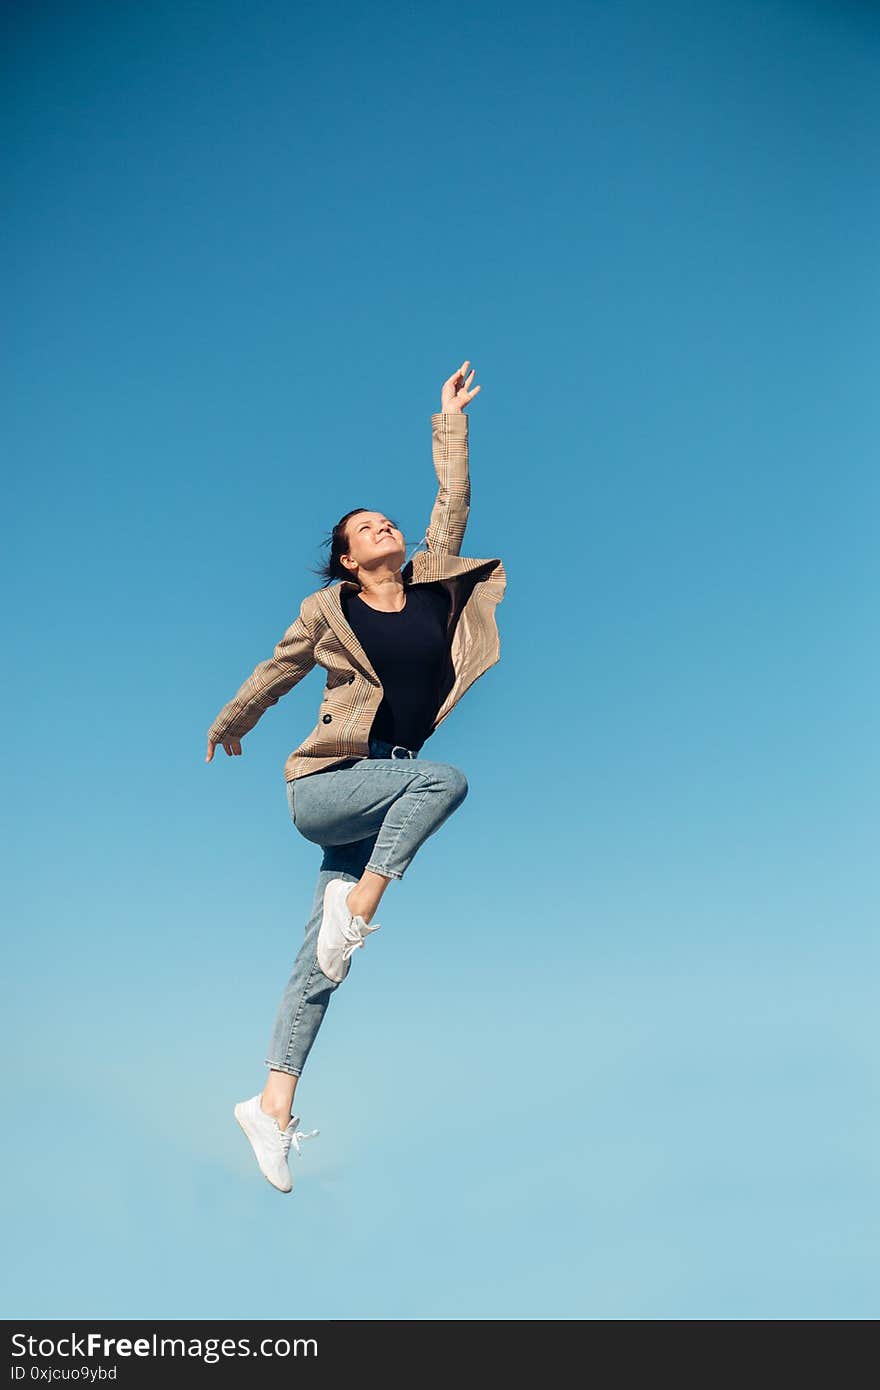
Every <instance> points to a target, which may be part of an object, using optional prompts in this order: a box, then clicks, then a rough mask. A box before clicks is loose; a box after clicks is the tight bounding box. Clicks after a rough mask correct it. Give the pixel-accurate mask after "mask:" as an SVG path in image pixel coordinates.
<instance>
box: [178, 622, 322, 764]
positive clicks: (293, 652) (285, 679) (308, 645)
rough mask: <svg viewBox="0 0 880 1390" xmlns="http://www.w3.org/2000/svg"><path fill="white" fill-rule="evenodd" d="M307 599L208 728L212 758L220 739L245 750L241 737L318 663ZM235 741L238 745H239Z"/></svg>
mask: <svg viewBox="0 0 880 1390" xmlns="http://www.w3.org/2000/svg"><path fill="white" fill-rule="evenodd" d="M305 607H306V601H305V599H304V600H303V602H302V604H301V605H300V610H299V616H298V617H297V618H296V619H295V620H294V622H292V623H291V625H290V627H289V628H288V629H287V631H286V632H285V634H284V636H283V637H282V639H281V641H280V642H279V643H278V645H277V646H276V648H275V651H274V653H273V654H272V656H271V657H270V658H269V660H268V661H261V662H260V664H259V665H258V666H255V667H254V669H253V671H252V672H251V674H250V675H249V676H248V678H247V680H246V681H245V682H244V684H243V685H242V686H241V688H240V689H239V690H238V691H237V692H236V693H235V695H233V697H232V699H231V700H230V701H229V702H228V704H225V705H224V706H223V708H222V710H221V711H220V713H219V714H218V715H217V718H216V719H215V720H214V722H213V724H212V725H211V727H210V729H209V730H208V754H207V757H206V758H205V762H208V763H209V762H210V761H211V759H212V758H213V756H214V749H215V748H216V746H217V745H218V744H219V743H222V744H223V745H224V747H226V751H227V753H233V752H237V753H240V752H241V745H240V743H239V740H240V739H241V738H242V737H243V735H244V734H246V733H248V732H249V731H250V730H251V729H252V728H253V727H254V725H255V724H256V722H257V720H258V719H259V718H260V716H261V715H262V714H263V713H264V712H265V711H266V710H267V709H268V708H269V706H270V705H275V704H277V703H278V701H279V700H280V698H281V696H282V695H286V694H287V692H288V690H292V689H293V687H294V686H295V685H297V684H298V683H299V682H300V681H301V680H302V678H303V676H307V675H308V674H309V671H311V669H312V667H313V666H314V665H315V639H314V635H313V633H312V628H311V624H310V623H309V620H308V618H307V617H306V612H305ZM235 745H238V747H236V746H235Z"/></svg>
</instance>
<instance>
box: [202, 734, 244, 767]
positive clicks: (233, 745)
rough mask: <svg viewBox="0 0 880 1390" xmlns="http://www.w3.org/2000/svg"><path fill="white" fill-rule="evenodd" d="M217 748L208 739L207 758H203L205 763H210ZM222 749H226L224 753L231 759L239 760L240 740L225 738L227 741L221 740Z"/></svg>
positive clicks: (216, 745)
mask: <svg viewBox="0 0 880 1390" xmlns="http://www.w3.org/2000/svg"><path fill="white" fill-rule="evenodd" d="M218 746H219V745H218V744H216V743H212V742H211V740H210V739H208V756H207V757H206V758H205V762H206V763H209V762H210V761H211V759H212V758H213V756H214V749H215V748H217V747H218ZM223 747H224V748H225V749H226V752H227V754H228V755H229V757H230V758H232V757H236V758H240V757H241V739H240V738H227V739H224V740H223Z"/></svg>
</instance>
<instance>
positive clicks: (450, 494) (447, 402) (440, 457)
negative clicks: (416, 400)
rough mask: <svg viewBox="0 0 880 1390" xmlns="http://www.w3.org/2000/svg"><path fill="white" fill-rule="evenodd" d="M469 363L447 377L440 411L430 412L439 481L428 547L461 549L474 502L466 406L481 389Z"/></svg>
mask: <svg viewBox="0 0 880 1390" xmlns="http://www.w3.org/2000/svg"><path fill="white" fill-rule="evenodd" d="M469 366H470V363H469V362H463V363H462V365H461V367H460V368H459V369H458V371H457V372H453V374H452V376H451V377H449V378H448V379H447V380H446V381H444V383H443V386H442V388H441V392H440V411H439V412H438V414H436V415H432V416H431V446H432V451H433V455H434V471H435V473H436V474H437V479H438V482H439V484H440V486H439V488H438V490H437V497H436V499H435V502H434V506H433V508H432V511H431V520H430V521H429V523H428V529H427V531H426V532H425V540H426V542H427V546H428V549H429V550H445V551H447V552H449V553H450V554H452V555H459V554H460V553H461V543H462V540H463V539H464V532H465V527H466V526H467V521H468V513H469V512H470V505H471V480H470V473H469V471H468V417H467V416H466V415H465V413H464V410H465V407H466V406H467V405H469V404H470V402H471V401H472V400H473V398H474V396H475V395H476V394H477V392H478V391H479V389H480V388H479V386H475V387H474V388H473V390H471V389H470V387H471V382H472V381H473V379H474V373H473V371H471V373H470V375H469V376H468V377H467V379H465V373H466V371H467V368H468V367H469Z"/></svg>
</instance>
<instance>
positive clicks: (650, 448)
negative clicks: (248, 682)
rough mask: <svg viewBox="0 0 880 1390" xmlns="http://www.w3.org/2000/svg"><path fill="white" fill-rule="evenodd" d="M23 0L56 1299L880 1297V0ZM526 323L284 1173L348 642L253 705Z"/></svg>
mask: <svg viewBox="0 0 880 1390" xmlns="http://www.w3.org/2000/svg"><path fill="white" fill-rule="evenodd" d="M5 23H6V25H7V43H6V44H5V45H4V48H5V58H4V81H3V92H4V95H3V103H4V113H3V116H4V129H5V135H6V138H5V140H4V142H3V147H4V152H3V161H4V164H5V186H6V189H7V207H6V213H5V216H4V219H3V223H2V226H0V238H2V252H3V267H4V270H3V280H4V289H3V297H4V300H5V307H6V314H5V317H6V319H7V325H8V328H10V327H11V332H8V333H7V338H6V346H5V348H4V356H5V363H4V378H5V382H6V387H7V390H6V401H5V405H4V409H3V417H4V429H3V432H4V435H5V438H6V444H7V449H6V453H7V460H8V473H7V480H6V488H5V514H6V518H7V527H6V545H5V551H6V562H5V569H6V576H5V584H4V593H5V594H6V597H7V603H6V605H5V622H4V649H5V656H6V671H7V674H6V679H5V681H4V683H3V701H4V705H5V722H4V730H5V747H4V754H3V762H4V772H5V784H6V792H5V796H4V798H3V811H4V830H3V843H4V847H5V850H6V859H7V863H6V868H5V871H4V879H5V889H6V891H5V897H6V904H7V911H6V919H7V923H8V927H7V937H6V939H7V968H6V991H5V996H6V997H5V1003H4V1009H3V1017H4V1025H5V1026H4V1032H5V1039H4V1041H5V1047H4V1053H5V1058H6V1063H5V1065H6V1069H7V1070H6V1094H7V1102H6V1104H7V1145H6V1149H5V1155H4V1158H3V1169H2V1186H3V1193H4V1197H5V1199H6V1204H7V1210H6V1213H5V1215H4V1217H3V1229H4V1233H5V1236H6V1240H7V1249H8V1251H9V1252H10V1253H9V1257H8V1259H7V1261H6V1267H5V1274H6V1277H7V1279H8V1281H9V1288H8V1290H7V1292H6V1294H5V1299H4V1304H5V1310H6V1311H5V1316H7V1317H11V1316H30V1317H38V1318H49V1317H78V1318H84V1317H89V1318H99V1317H104V1318H111V1317H135V1316H136V1317H142V1318H159V1317H170V1318H186V1317H208V1318H217V1319H226V1320H231V1319H235V1318H246V1317H254V1316H257V1315H260V1316H265V1317H270V1318H272V1317H290V1318H296V1317H300V1316H302V1317H308V1316H317V1317H324V1318H342V1317H349V1318H363V1319H375V1318H394V1317H399V1318H416V1317H425V1318H438V1319H447V1318H500V1319H510V1318H517V1319H523V1318H534V1319H545V1318H552V1317H558V1318H566V1319H570V1318H651V1319H657V1318H662V1319H665V1318H711V1317H723V1318H869V1317H876V1316H877V1314H878V1311H880V1308H878V1298H877V1293H878V1277H877V1276H878V1263H877V1253H878V1227H877V1211H878V1208H877V1184H876V1175H877V1166H876V1165H877V1158H878V1113H877V1107H876V1101H875V1099H874V1095H873V1093H872V1090H871V1081H872V1078H873V1077H875V1076H876V1065H877V1060H878V1048H877V1032H876V1026H875V1023H874V1019H873V1017H872V1004H875V1002H876V955H875V953H874V948H873V946H872V928H873V926H874V925H875V923H876V911H877V902H878V881H877V873H876V857H877V834H876V831H877V824H878V809H880V808H878V796H877V786H878V772H880V768H878V737H877V736H878V724H877V707H878V693H880V682H878V674H880V672H878V658H877V625H876V614H877V599H878V596H880V585H878V579H880V574H878V560H877V502H878V496H877V492H878V489H877V481H876V479H877V428H878V423H880V421H878V404H877V401H878V392H877V371H878V366H877V363H878V351H880V331H878V308H880V303H878V300H880V294H878V290H880V277H878V246H880V242H878V233H880V194H878V182H877V149H878V137H880V14H878V11H877V9H876V7H873V6H871V5H868V4H857V3H840V2H839V0H838V2H837V3H831V0H829V3H819V0H814V3H808V2H807V0H805V2H804V3H796V0H788V2H787V3H784V2H783V0H776V3H771V2H769V0H728V2H727V3H723V2H719V3H715V4H708V5H707V4H705V3H702V0H691V2H690V3H687V2H685V0H677V2H676V3H671V4H668V5H665V6H657V5H655V4H653V3H650V0H641V2H639V0H628V2H625V3H621V4H618V5H613V6H612V5H607V4H599V3H582V0H579V3H551V4H549V5H543V6H541V7H539V9H537V10H536V9H535V7H534V6H533V5H526V4H521V3H516V4H509V5H503V6H501V5H486V4H477V5H474V6H467V7H465V9H464V10H460V11H456V10H455V8H454V7H450V6H440V5H436V6H431V7H428V6H422V7H416V8H415V9H414V8H413V7H411V6H410V5H404V4H400V3H392V4H391V5H386V6H384V7H383V9H382V11H381V12H380V11H378V10H377V9H376V7H375V6H372V5H370V6H368V5H353V4H326V5H322V6H312V5H309V6H306V5H291V4H284V3H281V2H280V0H276V2H275V3H266V2H265V0H258V2H257V3H252V4H249V5H247V6H242V5H234V4H222V3H221V4H195V3H185V4H182V5H181V3H180V0H173V3H171V0H160V3H151V4H150V5H148V6H134V5H128V6H112V5H109V4H64V5H62V4H45V3H44V4H40V3H34V4H24V3H19V4H14V5H10V6H7V7H6V11H5ZM464 358H470V359H471V360H472V362H473V364H474V366H475V368H476V371H477V378H476V379H477V381H479V382H480V383H481V384H482V388H483V389H482V391H481V393H480V395H479V396H478V397H477V399H476V400H475V401H474V402H473V403H472V405H471V407H470V411H469V413H470V416H471V471H472V487H473V497H472V510H471V520H470V524H469V527H468V532H467V536H466V540H465V545H464V552H465V553H466V554H470V555H476V556H489V555H501V556H502V557H503V559H504V561H505V565H506V568H507V571H508V576H509V584H508V591H507V595H506V597H505V599H504V602H503V603H502V605H501V607H500V608H499V609H498V622H499V629H500V631H501V638H502V659H501V662H500V663H499V664H498V665H497V666H495V667H493V668H492V669H491V671H489V672H488V673H487V674H486V675H485V676H484V677H483V678H482V679H481V680H480V681H479V682H478V683H477V684H476V685H475V686H474V687H473V688H472V689H471V691H470V692H469V693H468V695H467V697H466V699H465V700H464V701H463V702H462V703H461V705H459V707H458V708H457V710H456V711H455V714H454V716H453V717H452V718H451V719H449V720H447V721H446V722H445V723H444V725H443V727H442V729H441V730H440V731H439V732H438V734H437V736H436V737H435V738H434V739H433V740H432V741H431V742H430V744H429V745H426V750H427V748H430V756H431V757H433V758H442V759H445V760H448V761H452V762H455V763H457V764H458V765H460V766H461V767H462V768H463V769H464V770H465V771H466V773H467V775H468V778H469V781H470V794H469V797H468V799H467V800H466V802H465V803H464V805H463V806H462V808H461V809H460V811H459V812H458V813H457V814H456V815H455V817H453V818H452V819H451V820H450V822H449V823H448V824H447V826H446V827H444V829H443V831H442V832H441V834H440V835H438V836H437V837H435V838H434V839H432V840H431V842H430V843H429V844H427V845H426V846H425V847H424V848H423V850H422V852H421V853H420V855H419V857H418V858H417V860H416V861H415V862H414V864H413V866H412V868H411V870H410V871H409V873H408V876H407V880H406V882H405V883H404V884H402V885H400V886H398V887H396V888H395V887H394V886H392V887H391V889H390V890H389V892H388V894H387V895H386V898H385V900H384V902H383V904H382V913H381V915H380V916H379V920H380V921H381V922H382V923H383V927H384V930H383V931H382V933H381V936H376V937H375V938H374V939H373V941H371V943H370V945H369V949H367V950H365V951H363V952H361V953H359V956H358V958H357V960H356V962H355V963H354V969H353V972H352V974H351V976H350V977H349V981H348V982H347V984H346V985H345V986H344V987H343V988H342V989H341V990H340V991H338V992H337V994H336V996H335V997H334V999H333V1000H332V1002H331V1005H330V1010H329V1011H328V1014H327V1018H326V1020H325V1024H324V1028H323V1030H322V1032H321V1033H320V1035H319V1037H318V1040H317V1042H316V1044H315V1048H314V1050H313V1052H312V1055H311V1058H310V1060H309V1063H308V1066H307V1069H306V1071H305V1073H304V1076H303V1080H302V1082H301V1083H300V1087H299V1091H298V1095H297V1105H296V1109H297V1110H298V1111H299V1112H300V1113H301V1115H302V1122H303V1126H304V1127H305V1128H312V1127H315V1126H317V1127H319V1128H320V1130H321V1136H320V1138H319V1139H316V1140H313V1141H311V1143H309V1144H306V1145H305V1146H304V1150H303V1155H302V1157H301V1158H300V1159H297V1158H296V1156H295V1155H293V1156H292V1164H293V1166H294V1171H295V1177H296V1179H297V1186H296V1188H295V1190H294V1192H293V1194H291V1196H289V1197H282V1196H280V1195H279V1194H278V1193H277V1192H275V1191H274V1190H273V1189H272V1188H270V1186H269V1185H268V1183H266V1182H265V1180H264V1179H263V1178H262V1177H261V1176H260V1174H259V1173H258V1171H257V1169H256V1165H255V1163H254V1161H253V1157H252V1154H251V1151H250V1149H249V1147H248V1145H247V1143H246V1141H245V1139H244V1137H243V1136H242V1134H241V1133H240V1131H239V1130H238V1128H237V1126H236V1125H235V1123H234V1121H233V1119H232V1106H233V1104H234V1102H235V1101H236V1100H239V1099H241V1098H244V1097H246V1096H250V1095H252V1094H253V1093H254V1092H255V1091H256V1090H258V1089H259V1088H260V1087H261V1086H262V1084H263V1079H264V1074H265V1068H264V1066H263V1057H264V1055H265V1047H266V1044H267V1041H268V1037H269V1033H270V1028H271V1024H272V1020H273V1018H274V1014H275V1008H276V1005H277V1002H278V998H279V996H280V993H281V990H282V987H283V985H284V983H285V981H286V979H287V975H288V972H289V969H290V966H291V965H292V962H293V958H294V956H295V954H296V950H297V948H298V946H299V942H300V940H301V936H302V931H303V927H304V924H305V921H306V917H307V915H308V910H309V908H310V905H311V900H312V893H313V887H314V878H315V874H316V872H317V868H318V861H319V857H320V856H319V851H318V850H317V849H316V848H315V847H314V846H313V845H310V844H308V843H307V842H306V841H304V840H302V839H301V838H300V837H299V836H298V835H297V833H296V831H295V830H294V828H293V827H292V825H291V823H290V821H289V819H288V815H287V806H286V800H285V789H284V779H283V766H284V760H285V758H286V757H287V754H288V753H289V751H290V750H291V749H292V748H293V747H295V746H296V744H297V743H299V742H300V741H301V739H302V738H303V737H304V736H305V735H306V733H307V732H308V731H309V730H310V729H311V728H312V726H313V724H314V722H315V718H316V711H317V705H318V702H319V700H320V695H321V690H322V685H323V682H322V675H321V672H320V671H318V672H313V673H312V674H311V675H310V676H309V677H308V678H307V679H306V680H305V681H304V682H303V683H302V684H301V685H300V686H299V687H298V688H297V689H296V690H294V691H293V692H291V693H290V694H289V695H288V696H286V697H285V698H284V700H283V701H281V702H280V703H279V704H278V705H277V706H276V707H275V708H274V709H272V710H270V711H268V712H267V713H266V715H264V717H263V719H262V720H261V722H260V723H259V724H258V725H257V727H256V729H255V730H254V731H253V732H252V733H251V734H250V735H248V737H247V739H246V740H245V742H244V745H243V746H244V755H243V756H242V757H241V758H238V759H234V760H231V759H228V758H227V757H226V756H225V754H223V753H222V751H221V752H220V754H219V755H218V757H217V758H216V759H215V761H214V763H213V764H211V765H210V766H207V765H206V764H205V761H204V756H205V736H206V731H207V729H208V726H209V724H210V723H211V721H212V720H213V719H214V717H215V715H216V714H217V712H218V711H219V709H220V708H221V706H222V705H223V704H224V703H225V702H226V700H228V699H229V698H230V697H231V696H232V695H233V694H234V692H235V691H236V690H237V688H238V686H239V684H240V683H241V682H242V680H243V679H244V678H245V676H247V675H248V674H249V673H250V671H251V670H252V669H253V667H254V665H255V664H256V663H257V662H258V661H260V660H263V659H264V658H265V657H267V656H269V655H270V654H271V651H272V648H273V646H274V644H275V642H276V641H277V640H278V638H279V637H280V636H281V634H282V633H283V631H284V629H285V628H286V626H287V625H288V623H289V622H290V621H291V620H292V618H293V616H295V614H296V612H297V611H298V606H299V603H300V601H301V599H302V598H303V597H304V595H305V594H306V593H309V592H311V591H312V590H313V589H315V588H317V587H318V584H319V580H318V579H317V578H316V576H315V575H314V574H312V572H311V567H312V566H314V565H316V564H317V563H318V562H319V561H320V559H321V558H322V555H323V553H324V552H323V550H322V547H321V541H322V539H323V537H324V536H325V535H326V534H327V532H328V531H329V528H330V527H331V526H332V524H333V522H334V521H335V520H336V519H337V517H338V516H339V515H341V514H342V512H343V511H346V510H348V509H350V508H351V507H355V506H367V507H375V508H381V509H389V510H392V514H393V515H395V516H396V517H398V519H399V520H400V522H401V525H402V526H403V529H404V532H405V534H406V537H407V541H408V542H409V543H410V544H412V543H414V542H416V541H417V540H418V539H419V537H420V536H421V535H422V533H423V531H424V526H425V522H426V521H427V517H428V514H429V511H430V507H431V504H432V502H433V498H434V492H435V477H434V472H433V468H432V464H431V451H430V423H429V417H430V415H431V413H432V411H435V410H437V409H438V408H439V392H440V385H441V382H442V381H443V379H444V378H445V377H446V376H448V375H449V374H450V373H451V372H452V371H453V370H454V369H455V368H456V367H458V366H459V364H460V363H461V361H462V360H463V359H464Z"/></svg>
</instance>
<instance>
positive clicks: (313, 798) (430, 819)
mask: <svg viewBox="0 0 880 1390" xmlns="http://www.w3.org/2000/svg"><path fill="white" fill-rule="evenodd" d="M467 790H468V786H467V780H466V778H465V776H464V773H463V772H461V771H459V769H458V768H456V767H453V766H452V765H451V764H449V763H438V762H431V761H429V760H426V759H419V758H412V759H397V758H370V759H363V760H361V761H360V762H358V763H357V764H355V766H354V767H345V768H341V769H334V768H331V769H329V770H328V771H327V772H323V773H316V774H314V775H313V776H312V777H305V778H301V779H299V780H298V781H297V782H291V783H289V784H288V797H289V806H290V813H291V817H292V819H293V822H294V824H295V825H296V828H297V829H298V830H299V832H300V834H301V835H303V836H304V838H305V839H307V840H310V841H312V842H313V843H315V844H320V845H321V846H322V847H323V849H324V857H323V861H322V864H321V869H320V872H319V874H318V882H317V885H316V889H315V896H314V900H313V903H312V912H311V916H310V917H309V920H308V923H307V924H306V930H305V939H304V941H303V943H302V946H301V947H300V950H299V953H298V955H297V958H296V961H295V962H294V967H293V972H292V974H291V977H290V980H289V981H288V984H287V987H286V989H285V991H284V994H283V996H282V999H281V1003H280V1005H279V1009H278V1014H277V1017H276V1021H275V1026H274V1029H273V1033H272V1038H271V1041H270V1044H269V1049H268V1054H267V1057H266V1064H267V1066H269V1067H270V1068H271V1070H270V1074H269V1078H268V1080H267V1083H266V1087H265V1090H264V1092H263V1109H264V1110H266V1111H267V1113H269V1114H274V1115H275V1117H276V1119H277V1120H278V1122H279V1125H281V1127H282V1128H283V1127H284V1124H285V1123H286V1122H287V1121H288V1120H289V1118H290V1106H291V1104H292V1101H293V1096H294V1094H295V1091H296V1085H297V1080H298V1078H299V1076H300V1074H301V1072H302V1069H303V1066H304V1065H305V1060H306V1058H307V1056H308V1054H309V1051H310V1049H311V1046H312V1044H313V1042H314V1040H315V1036H316V1034H317V1032H318V1029H319V1028H320V1026H321V1023H322V1022H323V1018H324V1014H325V1013H326V1010H327V1005H328V1003H329V1001H330V996H331V994H332V993H333V991H334V990H335V989H336V988H337V984H336V983H335V982H334V981H332V980H330V979H328V978H327V976H326V975H325V974H324V972H323V971H322V970H321V968H320V966H319V965H318V960H317V947H316V943H317V937H318V932H319V930H320V926H321V920H322V916H323V900H324V889H325V888H326V886H327V884H328V882H329V881H330V879H331V878H343V879H351V881H352V882H353V883H354V884H356V885H357V886H356V888H355V889H354V890H353V892H352V895H351V897H350V899H349V906H350V908H351V910H352V912H354V913H357V914H359V915H360V916H363V917H364V920H365V921H369V920H370V918H371V917H372V916H373V915H374V913H375V911H376V907H377V906H378V903H379V900H380V899H381V896H382V894H383V892H384V891H385V889H386V888H387V886H388V883H389V881H390V880H391V879H392V878H396V879H400V878H402V877H403V875H404V873H405V871H406V869H407V867H408V866H409V864H410V863H411V862H412V860H413V858H414V857H415V855H416V853H417V851H418V849H419V848H420V846H421V845H422V844H423V843H424V842H425V840H427V839H428V838H429V836H431V835H433V834H434V833H435V831H437V830H438V829H439V828H440V826H441V825H442V824H443V822H444V821H445V820H447V819H448V817H449V816H450V815H451V814H452V812H453V811H454V810H455V809H456V808H457V807H458V806H459V805H460V804H461V802H462V801H463V800H464V798H465V796H466V795H467ZM358 832H360V837H361V838H357V839H355V838H354V837H355V836H356V835H357V834H358Z"/></svg>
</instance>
